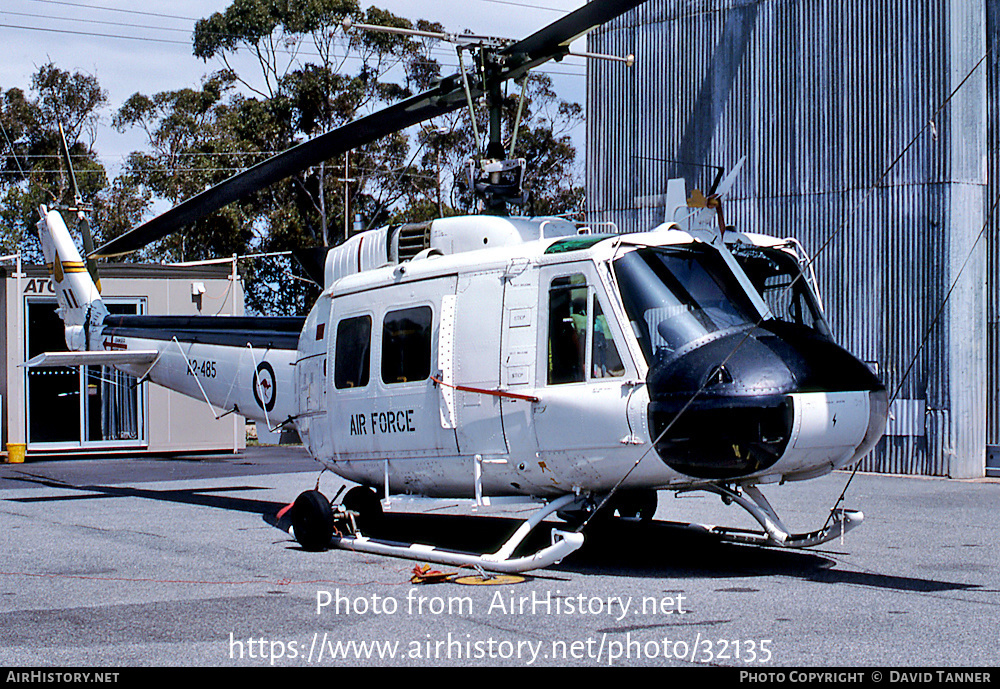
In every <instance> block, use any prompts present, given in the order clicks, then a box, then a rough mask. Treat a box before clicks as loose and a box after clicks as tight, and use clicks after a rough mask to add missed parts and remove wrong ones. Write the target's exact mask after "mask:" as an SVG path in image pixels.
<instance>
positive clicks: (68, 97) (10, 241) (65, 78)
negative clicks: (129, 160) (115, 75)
mask: <svg viewBox="0 0 1000 689" xmlns="http://www.w3.org/2000/svg"><path fill="white" fill-rule="evenodd" d="M106 101H107V94H106V93H105V92H104V90H103V89H101V87H100V84H99V83H98V81H97V79H96V78H95V77H93V76H90V75H87V74H83V73H80V72H75V73H70V72H66V71H64V70H61V69H59V68H57V67H56V66H55V65H53V64H47V65H43V66H42V67H40V68H39V69H38V71H37V72H36V73H35V74H34V75H33V76H32V80H31V90H30V92H29V93H27V94H26V93H25V92H24V91H22V90H21V89H18V88H11V89H8V90H7V91H2V90H0V125H2V128H3V132H4V137H3V138H2V139H0V149H2V150H3V164H2V167H0V225H2V227H3V232H2V233H0V252H3V253H13V252H15V251H21V252H22V255H23V257H24V259H25V260H28V261H39V260H41V249H40V247H39V245H38V241H37V239H36V238H35V236H34V235H35V223H36V222H37V221H38V219H39V215H38V207H39V206H40V205H41V204H46V205H48V206H50V207H71V206H74V205H75V199H74V193H73V189H72V183H71V180H70V177H69V175H68V174H67V170H66V168H65V164H64V162H63V157H62V139H61V136H60V133H59V125H60V124H62V125H63V128H64V130H65V132H66V140H67V143H68V145H69V151H70V157H71V159H72V161H73V168H74V170H75V173H76V178H77V182H78V186H79V190H80V196H81V198H82V201H83V203H84V205H85V206H98V205H102V204H104V203H106V202H107V200H108V198H109V195H108V191H109V190H108V182H107V174H106V172H105V169H104V167H103V166H102V165H101V164H100V163H99V162H98V160H97V155H96V153H95V152H94V150H93V137H94V127H95V125H96V122H97V117H98V114H99V111H100V109H101V108H102V107H103V106H104V104H105V103H106ZM84 137H86V138H88V139H89V142H88V141H84ZM132 208H133V210H136V211H138V213H137V214H136V215H135V216H134V217H132V218H131V219H130V220H126V219H125V218H122V221H123V222H129V224H131V222H134V220H135V219H137V218H138V217H139V214H141V211H142V209H141V208H135V206H134V204H133V206H132ZM119 215H121V214H119Z"/></svg>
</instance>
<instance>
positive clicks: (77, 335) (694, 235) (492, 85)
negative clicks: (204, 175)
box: [26, 0, 888, 572]
mask: <svg viewBox="0 0 1000 689" xmlns="http://www.w3.org/2000/svg"><path fill="white" fill-rule="evenodd" d="M639 4H641V0H629V1H628V2H610V1H608V0H596V1H595V2H590V3H588V4H587V5H585V6H584V7H582V8H580V9H578V10H576V11H574V12H572V13H570V14H568V15H566V16H564V17H563V18H562V19H560V20H558V21H556V22H555V23H553V24H551V25H549V26H547V27H545V28H543V29H541V30H540V31H538V32H536V33H535V34H532V35H531V36H529V37H528V38H526V39H523V40H521V41H516V42H512V41H502V40H497V39H482V38H481V37H464V38H463V40H465V41H467V42H468V43H466V44H465V45H464V46H463V48H460V50H459V55H460V56H461V54H462V50H463V49H464V50H467V51H468V52H470V53H471V54H472V55H473V58H474V61H475V69H473V70H470V71H466V70H465V69H464V66H463V68H462V71H461V72H460V73H458V74H456V75H453V76H451V77H447V78H445V79H442V80H441V81H440V82H439V83H438V84H437V85H436V86H435V87H434V88H432V89H431V90H430V91H427V92H424V93H422V94H418V95H416V96H412V97H410V98H408V99H406V100H404V101H401V102H399V103H397V104H395V105H392V106H389V107H387V108H385V109H383V110H381V111H378V112H375V113H373V114H371V115H368V116H365V117H362V118H361V119H359V120H356V121H354V122H351V123H349V124H347V125H344V126H343V127H340V128H339V129H335V130H333V131H331V132H328V133H326V134H322V135H320V136H318V137H316V138H314V139H311V140H309V141H306V142H304V143H302V144H299V145H298V146H295V147H293V148H291V149H289V150H288V151H285V152H284V153H281V154H278V155H277V156H275V157H273V158H271V159H269V160H267V161H265V162H263V163H260V164H258V165H257V166H255V167H252V168H250V169H248V170H246V171H244V172H241V173H238V174H236V175H234V176H233V177H231V178H230V179H228V180H226V181H225V182H223V183H221V184H219V185H217V186H215V187H212V188H210V189H208V190H206V191H204V192H202V193H201V194H199V195H196V196H194V197H192V198H191V199H188V200H187V201H185V202H182V203H181V204H179V205H178V206H175V207H174V208H172V209H170V210H168V211H166V212H165V213H163V214H162V215H160V216H157V217H156V218H153V219H152V220H150V221H148V222H146V223H144V224H142V225H140V226H139V227H137V228H135V229H133V230H132V231H130V232H128V233H126V234H124V235H122V236H121V237H118V238H117V239H114V240H112V241H110V242H108V243H107V244H105V245H104V246H102V247H99V248H97V249H93V250H92V249H91V248H90V246H87V245H88V242H89V241H90V240H89V239H88V237H87V236H85V237H84V244H85V246H87V251H86V256H81V254H80V252H79V250H78V249H77V247H76V245H75V243H74V241H73V239H72V238H71V236H70V233H69V232H68V230H67V228H66V225H65V222H64V220H63V218H62V216H61V214H60V213H59V212H58V211H55V210H50V209H47V208H45V207H44V206H43V207H42V209H41V215H42V219H41V221H40V222H39V223H38V229H39V238H40V240H41V243H42V248H43V252H44V254H45V259H46V262H47V265H48V267H49V269H50V271H51V273H52V277H53V281H54V286H55V291H56V294H57V299H58V302H59V314H60V316H61V318H62V319H63V322H64V325H65V333H66V342H67V345H68V348H69V350H70V351H68V352H59V353H47V354H42V355H39V356H37V357H35V358H34V359H32V360H31V361H30V362H28V363H27V364H26V365H28V366H63V365H82V364H87V365H109V366H115V367H117V368H119V369H121V370H123V371H125V372H127V373H130V374H132V375H134V376H136V377H137V378H138V379H139V380H140V381H145V380H149V381H152V382H153V383H157V384H160V385H163V386H165V387H168V388H170V389H172V390H176V391H179V392H181V393H183V394H186V395H189V396H192V397H196V398H203V399H205V400H206V401H208V402H209V404H210V405H212V406H213V407H215V408H218V409H222V410H225V413H237V414H241V415H243V416H245V417H247V418H250V419H254V420H256V421H258V422H264V423H266V424H267V425H268V427H270V428H275V427H279V426H291V427H294V428H295V429H296V430H297V432H298V434H299V436H300V437H301V439H302V442H303V444H304V446H305V448H306V449H307V450H308V452H309V454H310V455H311V456H312V457H313V458H315V459H316V460H317V461H318V462H319V463H321V464H322V465H323V467H324V470H330V471H332V472H334V473H335V474H337V475H339V476H341V477H343V478H344V479H347V480H349V481H352V482H354V483H356V484H358V485H357V486H355V487H354V488H351V489H350V490H349V491H347V493H346V494H345V495H344V497H343V499H342V500H341V501H340V502H339V503H336V501H337V499H338V498H339V497H340V494H339V493H338V495H337V496H335V497H334V499H333V500H330V499H328V498H327V497H326V496H325V495H323V494H322V493H321V492H320V491H319V490H318V489H313V490H307V491H304V492H303V493H302V494H301V495H299V496H298V498H296V500H295V501H294V503H292V504H291V505H289V506H288V507H286V508H285V509H284V510H282V511H281V513H279V515H278V519H279V522H281V523H289V524H290V531H291V533H292V534H293V535H294V537H295V539H296V540H297V541H298V542H299V543H300V544H301V546H302V547H303V548H304V549H306V550H321V549H325V548H327V547H330V546H335V547H341V548H347V549H351V550H358V551H362V552H370V553H376V554H382V555H389V556H396V557H403V558H410V559H419V560H424V561H429V562H436V563H441V564H447V565H458V566H470V567H478V568H481V569H482V570H488V571H496V572H523V571H528V570H531V569H536V568H541V567H547V566H550V565H552V564H555V563H557V562H560V561H561V560H562V559H564V558H565V557H567V556H568V555H569V554H571V553H572V552H574V551H575V550H577V549H578V548H580V547H581V545H582V544H583V542H584V532H585V528H586V526H587V525H588V524H589V523H591V522H592V521H593V520H594V519H595V518H598V517H607V516H610V515H615V514H616V515H618V516H619V517H620V518H626V519H639V520H648V519H651V518H652V516H653V513H654V512H655V511H656V506H657V491H663V490H665V491H675V492H677V493H681V492H688V491H705V492H709V493H714V494H717V495H719V496H720V497H721V498H722V499H723V501H724V502H726V503H727V504H731V503H735V504H737V505H738V506H740V507H742V508H743V509H745V510H746V511H747V512H748V513H749V514H750V515H751V516H752V517H753V518H754V519H755V520H756V521H757V522H758V523H759V524H760V526H761V527H762V529H763V530H762V531H760V532H756V531H754V532H750V531H746V530H741V529H727V528H725V527H711V529H710V530H711V532H712V533H713V534H715V535H716V536H717V537H718V538H720V539H722V540H726V541H732V542H739V543H753V544H758V545H768V546H781V547H805V546H811V545H816V544H820V543H824V542H826V541H829V540H831V539H833V538H837V537H839V536H840V535H842V534H843V533H845V532H846V531H848V530H849V529H851V528H854V527H856V526H857V525H858V524H860V523H861V521H862V520H863V516H864V515H863V514H862V513H861V512H859V511H857V510H848V509H835V510H832V511H831V515H830V518H829V519H828V520H827V523H826V524H824V526H823V527H822V528H820V529H818V530H816V531H813V532H809V533H802V534H793V533H790V532H789V530H788V529H787V528H786V527H785V526H784V525H783V524H782V522H781V520H780V518H779V517H778V515H777V513H776V512H775V511H774V509H773V508H772V507H771V505H770V504H769V503H768V501H767V499H766V498H765V497H764V495H763V493H762V492H761V489H760V486H763V485H768V484H778V483H785V482H789V481H800V480H808V479H812V478H816V477H819V476H823V475H826V474H828V473H830V472H831V471H833V470H835V469H841V468H844V467H849V466H851V465H852V464H854V463H856V462H857V461H858V460H860V459H861V458H862V457H864V456H865V455H866V454H867V453H868V452H869V451H870V450H871V449H872V448H873V447H874V446H875V444H876V443H877V442H878V440H879V439H880V438H881V436H882V433H883V431H884V429H885V424H886V418H887V415H888V402H887V393H886V389H885V387H884V385H882V383H881V382H880V381H879V380H878V379H877V377H876V376H875V375H874V374H873V373H872V372H871V371H870V370H869V369H868V367H867V366H866V365H865V364H863V363H862V362H861V361H859V360H858V359H857V358H855V357H854V356H853V355H851V354H850V353H849V352H847V351H846V350H844V349H843V348H842V347H840V346H839V345H838V344H836V343H835V342H834V341H833V339H832V336H831V333H830V328H829V325H828V323H827V322H826V319H825V316H824V311H823V305H822V300H821V297H820V294H819V290H818V287H817V283H816V279H815V276H814V275H813V274H812V271H811V267H810V266H811V263H810V261H809V259H808V256H807V255H806V254H805V252H804V250H803V249H802V247H801V246H799V245H798V243H797V242H796V241H795V240H794V239H787V240H783V239H776V238H773V237H769V236H766V235H762V234H754V233H748V232H740V231H737V230H736V229H735V228H732V227H729V226H727V225H726V223H725V219H724V215H723V211H722V199H723V198H724V197H725V195H726V193H727V192H728V190H729V189H730V188H731V187H732V184H733V182H734V180H735V178H736V175H737V174H738V172H739V167H740V166H741V165H742V162H741V163H740V165H738V166H736V168H735V169H734V170H733V171H732V172H730V174H729V175H728V176H727V177H726V178H725V179H722V178H721V177H722V175H721V171H720V174H719V175H717V176H716V179H715V181H714V182H713V184H712V186H711V188H710V189H709V190H708V193H707V194H703V193H702V192H700V191H698V190H693V191H692V192H691V193H690V194H689V193H688V191H687V188H686V186H685V181H684V180H683V179H674V180H670V181H669V182H668V185H667V190H666V194H665V198H666V201H665V206H664V222H663V223H662V224H661V225H659V226H658V227H656V228H653V229H651V230H650V231H648V232H642V233H630V234H620V233H617V232H602V231H600V230H595V229H594V228H590V227H587V226H581V225H578V224H576V223H573V222H570V221H568V220H566V219H562V218H527V217H518V216H509V215H507V214H506V213H505V212H504V211H505V209H506V208H507V206H508V204H510V203H517V201H518V199H520V198H523V190H522V183H523V179H524V161H523V159H515V158H513V157H512V155H511V157H507V155H506V153H507V152H506V150H505V148H504V146H503V143H502V135H501V132H500V117H499V114H498V113H499V102H500V86H501V84H502V83H503V82H505V81H506V80H509V79H518V78H521V77H523V76H524V75H526V74H527V73H528V71H529V70H531V69H534V68H535V67H537V66H538V65H540V64H543V63H545V62H547V61H548V60H552V59H561V57H563V56H564V55H566V54H567V53H568V45H569V43H570V42H571V41H572V40H573V39H575V38H577V37H578V36H581V35H583V34H585V33H587V32H588V31H590V30H592V29H594V28H596V27H597V26H600V25H601V24H603V23H605V22H607V21H610V20H611V19H613V18H615V17H617V16H619V15H621V14H623V13H624V12H626V11H628V10H630V9H632V8H633V7H636V6H638V5H639ZM603 57H609V56H603ZM624 61H626V62H628V58H624ZM479 98H485V99H486V101H487V104H488V105H489V106H490V108H491V118H490V123H491V124H490V130H489V143H488V145H487V146H486V150H485V152H484V155H482V156H481V157H480V158H479V159H478V160H474V161H471V162H470V164H469V168H468V172H469V184H470V187H471V188H474V189H475V190H476V191H477V192H478V194H479V196H480V198H481V199H482V204H483V206H484V209H485V211H486V212H485V213H483V214H480V215H473V216H459V217H447V218H438V219H435V220H433V221H430V222H425V223H413V224H400V225H391V226H388V227H383V228H379V229H373V230H367V231H364V232H360V233H358V234H356V235H354V236H352V237H350V238H349V239H347V240H346V241H345V242H343V243H342V244H340V245H338V246H336V247H333V248H330V249H328V250H325V251H324V254H323V262H322V266H321V269H318V270H317V271H316V272H317V273H319V274H318V275H317V279H318V281H321V283H322V285H323V291H322V293H321V294H320V296H319V298H318V299H317V301H316V303H315V304H314V305H313V307H312V309H311V311H310V312H309V314H308V316H306V317H305V318H300V317H266V318H265V317H260V318H258V317H233V316H228V317H227V316H215V317H212V316H197V317H187V316H185V317H180V316H147V315H143V316H134V315H112V314H110V313H109V312H108V310H107V308H106V307H105V305H104V303H103V301H102V299H101V296H100V292H99V290H98V287H97V284H95V279H94V276H93V275H92V270H93V266H88V261H90V260H91V259H93V258H95V257H108V256H114V255H120V254H123V253H127V252H130V251H134V250H136V249H138V248H141V247H142V246H145V245H146V244H148V243H150V242H153V241H156V240H158V239H160V238H162V237H164V236H166V235H167V234H169V233H171V232H174V231H176V230H178V229H180V228H181V227H183V226H184V225H185V224H187V223H189V222H191V221H192V220H194V219H197V218H199V217H202V216H203V215H205V214H208V213H211V212H214V211H215V210H218V209H219V208H221V207H223V206H224V205H226V204H227V203H230V202H231V201H234V200H236V199H237V198H240V197H241V196H242V195H244V194H247V193H252V192H253V191H255V190H256V189H259V188H261V187H263V186H266V185H268V184H271V183H273V182H275V181H277V180H280V179H282V178H284V177H287V176H288V175H291V174H294V173H295V172H297V171H299V170H302V169H304V168H307V167H309V166H312V165H315V164H318V163H319V162H320V161H322V160H325V159H327V158H329V157H331V156H333V155H336V154H340V153H343V152H345V151H347V150H349V149H350V148H352V147H355V146H357V145H360V144H363V143H367V142H370V141H374V140H376V139H378V138H379V137H380V136H383V135H385V134H387V133H390V132H395V131H398V130H401V129H404V128H406V127H409V126H411V125H414V124H418V123H420V122H422V121H425V120H427V119H430V118H431V117H435V116H437V115H440V114H444V113H446V112H452V111H454V110H457V109H459V108H462V107H465V106H469V107H470V109H471V107H472V103H473V101H474V100H475V99H479ZM494 115H495V116H494ZM510 153H511V154H513V149H511V152H510ZM83 227H84V229H86V228H87V226H86V225H85V224H84V225H83ZM90 243H92V242H90ZM317 486H318V482H317ZM393 496H423V497H427V498H448V499H453V498H461V499H471V500H475V501H476V503H477V504H480V505H487V504H498V503H501V502H503V501H508V500H511V501H535V502H538V501H541V502H542V503H543V504H542V506H541V507H539V508H538V509H537V510H536V511H535V512H534V513H533V514H531V515H530V516H529V517H528V518H527V519H525V520H524V521H523V523H522V524H521V525H520V526H519V527H518V528H517V529H516V531H515V532H514V533H513V534H512V535H511V536H510V538H509V539H508V540H507V541H506V542H505V543H503V544H502V545H501V546H500V548H499V549H498V550H496V551H495V552H492V553H471V552H460V551H454V550H446V549H441V548H437V547H433V546H429V545H426V544H419V543H398V542H394V541H391V540H386V539H384V538H380V537H377V536H380V535H381V533H380V531H381V526H382V523H381V521H382V520H381V518H382V511H383V505H384V504H389V501H391V500H392V499H394V497H393ZM335 503H336V504H335ZM551 515H556V516H558V517H561V518H562V519H563V520H565V521H566V523H567V526H566V527H565V528H563V527H561V526H560V527H553V528H552V529H551V537H550V542H549V544H548V545H546V546H544V547H542V548H540V549H539V550H537V551H535V552H530V553H527V554H523V553H522V550H523V549H522V548H521V546H522V545H523V544H524V542H525V539H526V538H527V536H528V535H529V534H530V533H531V532H532V531H533V530H534V529H535V528H536V527H537V526H538V525H539V524H541V523H542V521H543V520H545V519H546V518H548V517H549V516H551ZM519 549H520V550H519Z"/></svg>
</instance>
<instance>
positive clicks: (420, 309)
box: [382, 306, 433, 385]
mask: <svg viewBox="0 0 1000 689" xmlns="http://www.w3.org/2000/svg"><path fill="white" fill-rule="evenodd" d="M432 318H433V314H432V312H431V308H430V307H429V306H417V307H414V308H410V309H401V310H399V311H390V312H389V313H387V314H386V315H385V320H383V321H382V381H383V382H384V383H386V384H389V385H392V384H395V383H409V382H412V381H415V380H425V379H426V378H428V377H429V376H430V374H431V322H432Z"/></svg>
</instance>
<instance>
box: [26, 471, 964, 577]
mask: <svg viewBox="0 0 1000 689" xmlns="http://www.w3.org/2000/svg"><path fill="white" fill-rule="evenodd" d="M18 481H20V482H23V483H28V484H32V485H39V486H45V487H48V488H57V489H62V490H67V491H71V492H70V493H69V494H65V495H54V496H35V497H17V498H8V500H11V501H13V502H22V503H56V502H65V501H75V500H95V499H107V498H142V499H147V500H157V501H160V502H170V503H180V504H186V505H197V506H201V507H210V508H214V509H223V510H229V511H235V512H244V513H250V514H259V515H261V517H262V519H263V520H264V521H265V522H267V523H268V524H270V525H272V526H274V527H276V528H278V529H281V530H282V531H284V532H286V533H287V531H288V527H289V526H290V523H289V518H288V516H287V514H286V515H285V516H284V517H283V518H282V519H281V520H279V519H278V517H277V515H278V513H279V511H281V510H282V508H284V507H286V505H285V504H283V503H276V502H273V501H268V500H256V499H251V498H242V497H238V496H233V495H223V493H234V492H240V491H249V490H261V489H262V488H261V487H260V486H250V485H231V486H211V487H205V488H187V489H181V490H177V489H173V490H155V489H149V488H133V487H129V486H113V485H110V486H109V485H99V484H94V485H71V484H68V483H65V482H63V481H60V480H58V479H52V478H48V477H38V476H29V475H24V476H21V477H20V478H19V479H18ZM520 523H521V522H520V521H519V520H517V519H510V518H502V517H484V516H453V515H434V514H401V513H388V514H386V515H385V516H384V519H383V521H382V525H381V527H380V529H379V530H378V531H377V532H375V533H371V534H366V535H369V536H371V537H373V538H383V539H387V540H392V541H398V542H404V543H423V544H427V545H432V546H436V547H438V548H444V549H450V550H462V551H467V552H480V553H490V552H494V551H496V550H497V549H498V548H499V547H500V545H501V544H502V543H503V542H504V541H506V540H507V538H508V537H509V536H510V535H511V534H512V533H513V532H514V531H515V530H516V529H517V527H518V526H519V525H520ZM556 528H562V529H567V528H568V527H567V526H566V525H563V524H560V525H558V526H557V527H556ZM585 533H586V536H587V539H586V542H585V543H584V545H583V547H582V548H580V550H578V551H577V552H575V553H573V554H572V555H571V556H570V557H568V558H567V559H566V560H565V561H563V563H562V564H560V565H557V566H556V567H553V568H551V569H550V570H549V571H556V572H558V571H562V572H576V573H585V574H592V575H595V574H596V575H612V576H626V577H650V578H664V577H669V578H674V579H683V578H709V577H719V578H725V577H733V576H740V577H766V576H774V575H784V576H791V577H798V578H800V579H804V580H809V581H815V582H821V583H829V584H851V585H857V586H867V587H873V588H881V589H891V590H897V591H911V592H923V593H927V592H941V591H955V590H969V589H977V588H978V586H975V585H970V584H963V583H958V582H949V581H939V580H935V579H921V578H913V577H900V576H893V575H889V574H879V573H873V572H859V571H847V570H842V569H837V563H836V562H835V561H834V560H832V559H830V558H828V557H825V556H824V555H823V554H822V552H817V551H808V550H793V549H777V548H764V547H759V546H748V545H736V544H731V543H723V542H720V541H719V539H718V538H716V537H715V536H713V535H712V534H708V533H699V532H694V531H691V530H690V529H685V528H682V527H679V526H677V525H675V524H670V523H666V522H655V521H654V522H651V523H637V522H631V521H622V520H617V519H615V520H612V521H609V522H607V523H603V524H595V525H592V526H591V527H590V528H588V530H587V531H586V532H585ZM549 538H550V537H549V533H548V529H546V528H544V526H543V527H540V528H538V529H536V531H535V532H534V533H532V534H531V536H529V537H528V539H526V542H525V543H524V544H523V546H522V547H521V549H520V550H523V551H530V550H536V549H539V548H541V547H544V546H545V545H547V544H548V542H549ZM289 547H291V548H299V546H298V545H297V544H295V545H290V546H289Z"/></svg>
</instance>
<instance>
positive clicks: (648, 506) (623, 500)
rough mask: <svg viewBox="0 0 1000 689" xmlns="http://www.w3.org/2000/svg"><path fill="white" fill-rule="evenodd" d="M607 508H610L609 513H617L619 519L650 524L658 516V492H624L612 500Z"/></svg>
mask: <svg viewBox="0 0 1000 689" xmlns="http://www.w3.org/2000/svg"><path fill="white" fill-rule="evenodd" d="M607 507H608V508H610V509H609V513H615V512H617V514H618V516H619V517H623V518H632V519H640V520H642V521H644V522H648V521H649V520H651V519H652V518H653V515H654V514H656V491H655V490H635V491H628V492H625V491H622V492H621V493H616V494H615V495H614V497H612V498H611V504H610V505H608V506H607Z"/></svg>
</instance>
